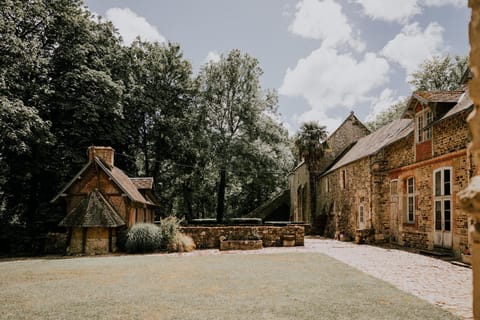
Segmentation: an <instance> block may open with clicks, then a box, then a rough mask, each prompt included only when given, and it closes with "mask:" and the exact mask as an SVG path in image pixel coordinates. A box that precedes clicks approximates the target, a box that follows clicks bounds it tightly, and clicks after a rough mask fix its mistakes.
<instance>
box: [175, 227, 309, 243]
mask: <svg viewBox="0 0 480 320" xmlns="http://www.w3.org/2000/svg"><path fill="white" fill-rule="evenodd" d="M180 232H182V233H184V234H186V235H188V236H190V237H192V239H193V241H194V242H195V245H196V246H197V249H213V248H220V237H222V236H223V237H225V238H227V239H228V238H234V239H241V238H244V239H245V240H247V239H251V238H252V237H253V236H255V235H257V236H259V237H260V239H261V240H262V241H263V246H264V247H281V246H282V242H283V236H284V235H289V234H293V235H295V245H296V246H303V245H304V238H305V227H304V226H303V225H289V226H285V227H276V226H214V227H209V226H195V227H181V228H180Z"/></svg>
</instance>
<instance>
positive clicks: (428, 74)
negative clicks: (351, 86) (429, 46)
mask: <svg viewBox="0 0 480 320" xmlns="http://www.w3.org/2000/svg"><path fill="white" fill-rule="evenodd" d="M467 66H468V56H458V55H455V56H454V57H453V58H452V57H451V56H450V55H448V54H447V55H446V56H444V57H439V56H435V57H433V58H432V59H430V60H425V61H424V62H423V63H422V64H421V65H420V66H419V67H418V69H417V70H416V71H415V72H413V73H412V74H411V75H410V80H409V84H410V85H411V86H412V88H413V91H436V90H457V89H459V88H460V86H461V83H460V82H461V79H462V77H463V74H464V73H465V71H466V70H467ZM407 103H408V98H404V99H402V100H400V101H399V102H397V103H395V104H393V105H392V106H390V107H389V108H388V109H387V110H385V111H383V112H381V113H379V114H378V115H377V116H376V117H375V119H373V120H372V121H369V122H367V123H366V124H365V125H366V126H367V128H368V129H370V130H371V131H375V130H377V129H378V128H381V127H383V126H384V125H386V124H388V123H390V122H392V121H393V120H396V119H400V117H401V115H402V114H403V112H404V111H405V108H406V106H407Z"/></svg>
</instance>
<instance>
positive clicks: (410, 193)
mask: <svg viewBox="0 0 480 320" xmlns="http://www.w3.org/2000/svg"><path fill="white" fill-rule="evenodd" d="M407 222H408V223H414V222H415V178H413V177H411V178H408V179H407Z"/></svg>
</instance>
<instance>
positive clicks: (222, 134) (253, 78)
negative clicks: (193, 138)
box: [198, 50, 277, 222]
mask: <svg viewBox="0 0 480 320" xmlns="http://www.w3.org/2000/svg"><path fill="white" fill-rule="evenodd" d="M262 73H263V71H262V69H261V68H260V66H259V63H258V61H257V59H255V58H253V57H251V56H249V55H248V54H242V53H241V52H240V51H239V50H232V51H230V52H229V53H228V55H226V56H225V55H222V57H221V59H220V61H218V62H210V63H207V64H206V65H205V66H203V67H202V69H201V71H200V74H199V77H198V83H199V90H200V103H201V105H202V108H203V109H204V110H205V115H206V121H207V126H208V127H207V131H208V133H207V134H208V136H209V147H208V150H210V153H211V157H212V161H213V163H214V167H215V168H216V170H217V175H218V180H217V186H218V187H217V206H216V215H217V221H218V222H222V221H223V219H224V216H225V201H226V198H227V199H228V198H229V197H231V194H226V190H227V185H229V174H230V176H232V177H233V176H234V175H235V174H234V172H236V174H237V177H240V176H241V175H242V173H239V172H238V171H239V169H240V168H245V172H243V174H244V175H245V176H250V179H254V178H253V177H251V175H249V174H248V173H247V170H248V169H249V164H251V163H253V161H251V159H257V158H256V156H255V155H260V156H262V155H263V154H261V152H258V153H256V152H255V151H254V149H255V146H257V147H260V145H262V144H263V143H265V144H267V145H271V146H273V147H274V146H275V143H272V144H270V142H268V141H267V140H266V138H267V135H266V134H265V130H262V121H264V120H265V114H266V113H267V112H272V113H275V107H276V104H277V98H276V94H275V93H274V92H268V91H267V92H265V91H263V90H262V88H261V86H260V76H261V75H262ZM267 131H268V130H267ZM245 159H250V160H248V161H242V160H245ZM242 162H243V163H242ZM242 164H243V166H242ZM274 169H275V168H274ZM237 182H239V180H238V179H237ZM230 185H232V184H230ZM240 186H245V184H244V183H240ZM232 190H234V189H230V191H232Z"/></svg>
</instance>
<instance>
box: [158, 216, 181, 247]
mask: <svg viewBox="0 0 480 320" xmlns="http://www.w3.org/2000/svg"><path fill="white" fill-rule="evenodd" d="M181 222H182V220H179V219H178V218H177V217H175V216H169V217H167V218H165V219H161V220H160V225H159V228H160V234H161V247H162V248H163V249H168V247H169V246H171V245H173V244H174V243H176V241H177V236H178V234H179V233H180V223H181Z"/></svg>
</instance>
